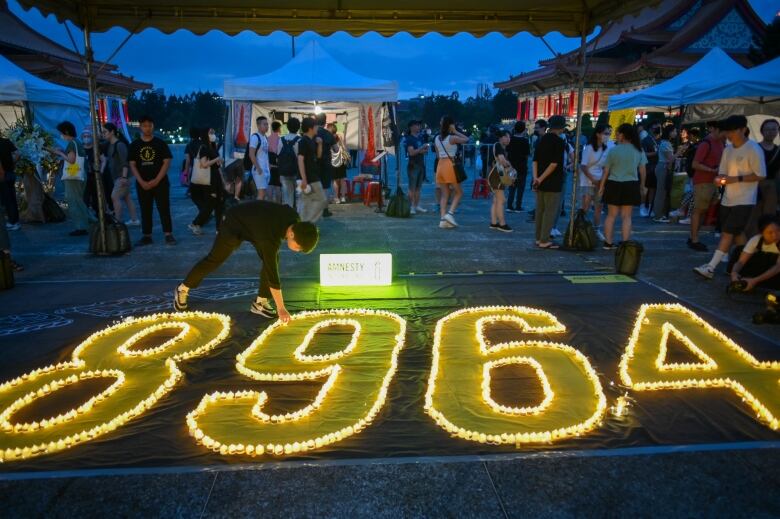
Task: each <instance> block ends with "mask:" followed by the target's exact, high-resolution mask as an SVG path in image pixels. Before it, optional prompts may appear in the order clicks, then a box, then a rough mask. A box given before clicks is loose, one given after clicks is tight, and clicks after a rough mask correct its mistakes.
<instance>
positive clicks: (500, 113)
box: [491, 90, 517, 120]
mask: <svg viewBox="0 0 780 519" xmlns="http://www.w3.org/2000/svg"><path fill="white" fill-rule="evenodd" d="M491 102H492V103H493V111H494V112H495V115H496V119H498V120H501V119H514V118H515V117H517V95H516V94H515V93H514V92H512V91H511V90H499V91H498V93H497V94H496V95H495V96H493V99H492V100H491Z"/></svg>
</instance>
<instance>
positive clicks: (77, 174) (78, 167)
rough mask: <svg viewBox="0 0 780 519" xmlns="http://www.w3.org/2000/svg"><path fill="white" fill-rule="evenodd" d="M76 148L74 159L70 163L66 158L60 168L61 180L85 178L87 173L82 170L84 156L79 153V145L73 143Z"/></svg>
mask: <svg viewBox="0 0 780 519" xmlns="http://www.w3.org/2000/svg"><path fill="white" fill-rule="evenodd" d="M74 146H75V148H76V161H75V162H74V163H73V164H71V163H69V162H68V161H67V160H66V161H65V166H64V167H63V168H62V180H86V179H87V175H86V172H85V171H84V156H82V155H79V146H78V144H75V143H74Z"/></svg>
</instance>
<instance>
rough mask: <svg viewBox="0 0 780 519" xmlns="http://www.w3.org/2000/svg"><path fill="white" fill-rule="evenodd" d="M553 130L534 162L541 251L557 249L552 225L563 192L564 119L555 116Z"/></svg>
mask: <svg viewBox="0 0 780 519" xmlns="http://www.w3.org/2000/svg"><path fill="white" fill-rule="evenodd" d="M549 126H550V130H549V131H548V132H547V133H545V134H544V135H543V136H542V137H541V138H540V139H539V141H538V143H537V145H536V151H535V152H534V162H533V188H534V191H536V214H535V220H536V222H535V223H536V246H537V247H539V248H540V249H558V248H559V246H558V245H557V244H556V243H555V242H553V241H552V240H551V239H550V233H551V231H552V228H553V223H554V222H555V219H556V217H557V215H558V211H559V210H560V205H561V191H562V190H563V161H564V154H565V153H566V142H564V140H563V139H561V133H563V130H564V128H566V119H564V117H563V116H562V115H553V116H552V117H550V121H549Z"/></svg>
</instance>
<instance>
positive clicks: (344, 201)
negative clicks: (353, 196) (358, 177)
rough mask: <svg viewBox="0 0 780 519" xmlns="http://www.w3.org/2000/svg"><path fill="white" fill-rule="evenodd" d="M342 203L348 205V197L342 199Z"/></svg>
mask: <svg viewBox="0 0 780 519" xmlns="http://www.w3.org/2000/svg"><path fill="white" fill-rule="evenodd" d="M341 203H342V204H346V203H347V197H346V196H342V197H341Z"/></svg>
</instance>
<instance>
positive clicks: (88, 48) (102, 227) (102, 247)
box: [81, 9, 108, 255]
mask: <svg viewBox="0 0 780 519" xmlns="http://www.w3.org/2000/svg"><path fill="white" fill-rule="evenodd" d="M81 17H82V24H83V27H84V58H85V62H84V67H85V68H86V72H87V88H88V90H89V118H90V120H91V121H92V143H93V145H92V146H93V147H92V150H93V153H92V157H93V161H92V166H93V169H94V174H95V189H96V191H97V206H98V214H97V217H98V247H97V250H96V251H95V253H96V254H98V255H104V254H107V253H108V248H107V247H106V218H105V212H106V210H105V199H104V196H105V194H104V193H103V175H102V174H101V171H100V134H99V133H98V120H97V112H96V107H95V105H96V104H97V93H96V92H95V90H96V87H95V74H94V72H93V70H92V69H93V65H94V53H93V52H92V38H91V36H90V30H91V28H90V24H89V13H88V12H87V10H86V9H84V10H83V11H82V12H81Z"/></svg>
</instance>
